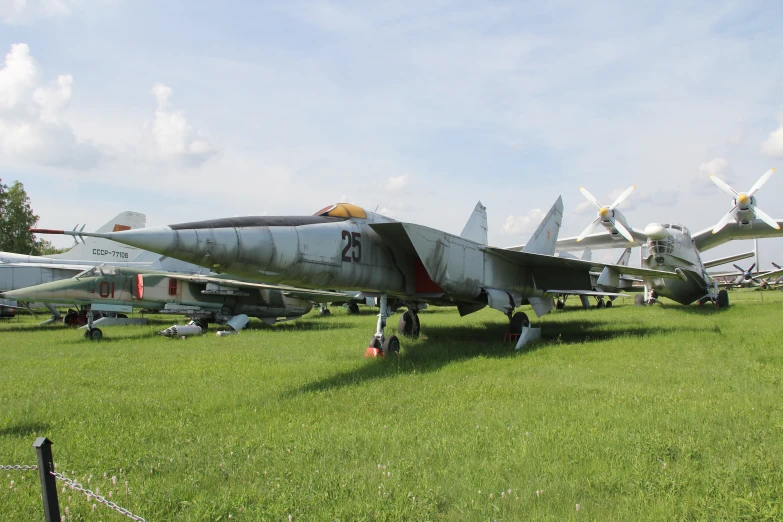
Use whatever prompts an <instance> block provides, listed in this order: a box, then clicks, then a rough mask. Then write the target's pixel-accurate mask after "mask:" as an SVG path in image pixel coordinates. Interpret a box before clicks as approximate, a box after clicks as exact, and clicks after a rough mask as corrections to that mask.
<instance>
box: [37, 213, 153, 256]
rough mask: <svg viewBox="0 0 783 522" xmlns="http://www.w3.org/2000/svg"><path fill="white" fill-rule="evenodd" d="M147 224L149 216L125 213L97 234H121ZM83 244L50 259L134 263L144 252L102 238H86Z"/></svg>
mask: <svg viewBox="0 0 783 522" xmlns="http://www.w3.org/2000/svg"><path fill="white" fill-rule="evenodd" d="M146 224H147V216H146V215H144V214H141V213H139V212H130V211H125V212H122V213H120V214H118V215H117V216H116V217H114V219H112V220H110V221H109V222H108V223H106V224H105V225H103V226H102V227H100V228H99V229H98V230H96V232H98V233H107V232H120V231H123V230H133V229H139V228H144V227H145V226H146ZM83 239H84V242H83V243H77V244H76V245H74V246H73V248H71V249H70V250H68V251H67V252H63V253H62V254H54V255H51V256H49V257H53V258H58V259H79V260H84V261H97V262H105V261H133V260H134V259H135V258H136V257H138V256H139V255H140V254H142V253H144V250H140V249H138V248H134V247H131V246H127V245H123V244H120V243H117V242H114V241H111V240H109V239H104V238H100V237H85V238H83Z"/></svg>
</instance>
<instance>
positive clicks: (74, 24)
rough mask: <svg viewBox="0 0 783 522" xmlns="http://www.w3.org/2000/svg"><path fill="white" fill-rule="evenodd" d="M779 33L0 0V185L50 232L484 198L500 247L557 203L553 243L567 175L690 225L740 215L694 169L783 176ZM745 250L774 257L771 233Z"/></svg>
mask: <svg viewBox="0 0 783 522" xmlns="http://www.w3.org/2000/svg"><path fill="white" fill-rule="evenodd" d="M780 20H783V4H782V3H780V2H776V1H769V2H753V1H742V2H665V1H660V2H649V3H641V2H620V1H618V2H612V1H607V2H575V1H574V2H557V1H554V2H523V1H510V2H501V1H496V2H491V1H487V2H471V1H446V0H432V1H426V0H425V1H421V0H418V1H415V2H414V1H408V0H400V1H397V2H383V3H380V2H359V1H356V2H353V1H346V2H336V1H334V2H333V1H325V0H314V1H298V0H288V1H270V2H263V1H260V2H232V1H230V0H227V1H226V2H221V3H220V4H217V3H215V2H206V1H199V0H192V1H187V2H185V1H155V2H152V1H146V0H134V1H133V2H131V1H129V0H0V178H2V180H3V182H4V183H11V182H13V181H14V180H19V181H21V182H22V183H24V185H25V188H26V189H27V192H28V194H29V195H30V198H31V200H32V204H33V208H34V210H35V212H36V213H37V214H38V215H39V216H40V223H39V225H40V226H42V227H50V228H57V227H68V228H72V227H73V226H74V225H75V224H77V223H79V224H84V223H86V229H88V230H89V229H97V228H98V227H100V226H101V225H102V224H103V223H105V222H107V221H109V220H110V219H111V218H112V217H114V216H115V215H117V214H118V213H120V212H122V211H125V210H134V211H138V212H143V213H145V214H146V215H147V226H154V225H162V224H168V223H178V222H186V221H193V220H201V219H211V218H217V217H226V216H236V215H301V214H312V213H313V212H314V211H316V210H318V209H320V208H322V207H324V206H326V205H328V204H330V203H334V202H336V201H349V202H352V203H355V204H358V205H361V206H363V207H365V208H367V209H368V210H375V209H377V210H378V211H380V212H383V213H385V214H387V215H390V216H392V217H394V218H396V219H399V220H403V221H411V222H415V223H420V224H424V225H428V226H432V227H435V228H439V229H442V230H446V231H448V232H452V233H459V232H460V231H461V229H462V227H463V225H464V224H465V222H466V221H467V219H468V217H469V215H470V213H471V211H472V209H473V207H474V206H475V204H476V201H478V200H480V201H481V202H482V203H483V204H484V205H486V206H487V212H488V214H489V239H490V243H491V244H493V245H497V246H508V245H516V244H520V243H524V242H525V241H526V240H527V239H528V238H529V237H530V234H531V233H532V232H533V231H534V230H535V228H536V226H537V225H538V222H539V221H540V219H541V218H542V217H543V215H544V214H546V212H547V211H548V209H549V207H551V205H552V204H553V203H554V202H555V200H556V199H557V197H558V196H562V197H563V201H564V204H565V215H564V220H563V228H562V231H561V237H566V236H573V235H577V234H578V233H579V232H581V230H582V229H584V228H585V227H586V226H587V225H588V223H589V222H590V221H592V219H594V218H595V209H594V208H593V207H590V205H589V204H588V203H587V202H586V201H585V199H584V197H583V196H582V195H581V193H580V192H579V187H580V186H584V187H585V188H587V189H588V190H589V191H590V192H591V193H592V194H593V195H594V196H595V197H596V198H597V199H598V200H599V201H600V202H601V203H603V204H608V203H611V202H612V201H613V199H614V198H615V197H616V196H617V195H619V194H620V193H621V192H622V191H623V190H625V189H626V188H627V187H629V186H631V185H636V186H637V188H636V190H635V191H634V192H633V193H632V194H631V196H630V197H629V198H628V200H627V201H626V203H624V204H623V205H622V206H621V210H622V212H623V213H624V215H625V217H626V218H627V220H628V222H629V224H630V225H631V226H633V227H635V228H638V229H643V228H644V226H645V225H646V224H647V223H650V222H671V221H673V222H679V223H682V224H684V225H686V226H687V227H688V228H689V229H691V230H692V231H699V230H702V229H704V228H707V227H711V226H712V225H714V224H715V223H717V222H718V221H719V220H720V218H721V217H722V216H723V215H724V214H725V213H726V212H727V211H728V210H729V209H730V207H731V201H730V198H728V197H727V196H726V195H725V194H724V193H723V192H721V191H720V190H719V189H718V188H717V187H716V186H714V185H713V184H712V183H711V182H710V180H709V178H708V176H709V174H715V175H717V176H718V177H720V178H721V179H723V180H724V181H726V182H728V183H729V184H730V185H731V186H733V187H734V188H735V189H737V190H748V189H749V188H750V187H751V186H752V185H753V183H754V182H755V181H756V180H757V179H758V178H759V177H760V176H761V175H762V174H763V173H764V172H765V171H766V170H768V169H769V168H772V167H783V67H780V60H779V56H780V49H781V48H783V32H782V31H780ZM782 194H783V170H780V171H779V172H776V173H775V175H773V176H772V178H771V179H770V181H768V182H767V184H766V185H765V186H764V187H763V188H762V189H761V190H760V191H759V192H758V193H757V200H758V206H759V207H760V208H761V209H762V210H764V211H765V212H766V213H767V214H770V215H772V216H773V217H775V218H780V217H783V199H782V198H781V195H782ZM69 241H70V240H69V239H67V238H56V239H55V243H56V244H60V245H62V246H64V245H67V244H69ZM760 247H761V251H762V256H761V260H762V265H763V266H765V267H766V266H769V262H770V261H772V260H776V261H777V262H778V263H780V262H781V261H783V239H766V240H762V241H760ZM750 249H752V241H751V242H747V241H745V242H733V243H731V244H729V245H726V246H723V247H720V248H718V249H715V250H713V251H710V252H708V253H705V254H704V256H703V257H704V258H705V260H707V259H712V258H713V257H717V256H719V255H724V254H729V253H735V252H743V251H747V250H750ZM618 255H619V252H607V253H605V254H604V257H605V258H607V259H608V258H609V257H617V256H618ZM637 263H638V261H637ZM740 264H742V263H740ZM748 264H749V263H748Z"/></svg>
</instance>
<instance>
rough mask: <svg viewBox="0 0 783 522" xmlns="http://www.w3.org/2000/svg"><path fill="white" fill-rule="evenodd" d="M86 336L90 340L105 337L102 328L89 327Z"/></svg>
mask: <svg viewBox="0 0 783 522" xmlns="http://www.w3.org/2000/svg"><path fill="white" fill-rule="evenodd" d="M84 336H85V337H86V338H87V339H89V340H90V341H100V340H101V339H103V332H102V331H101V329H100V328H88V329H87V331H86V332H85V333H84Z"/></svg>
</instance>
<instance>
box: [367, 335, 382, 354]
mask: <svg viewBox="0 0 783 522" xmlns="http://www.w3.org/2000/svg"><path fill="white" fill-rule="evenodd" d="M367 346H368V347H369V348H377V349H378V350H380V349H381V348H382V347H383V346H381V340H380V339H378V338H377V337H375V336H374V335H373V336H372V337H370V344H368V345H367Z"/></svg>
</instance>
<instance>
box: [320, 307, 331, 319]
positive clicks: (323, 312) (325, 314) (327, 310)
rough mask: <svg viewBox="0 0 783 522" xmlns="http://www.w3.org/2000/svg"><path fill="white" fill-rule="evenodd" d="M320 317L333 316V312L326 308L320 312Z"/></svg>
mask: <svg viewBox="0 0 783 522" xmlns="http://www.w3.org/2000/svg"><path fill="white" fill-rule="evenodd" d="M318 315H321V316H324V317H326V316H329V315H332V311H331V310H329V309H328V308H324V309H322V310H319V311H318Z"/></svg>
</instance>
